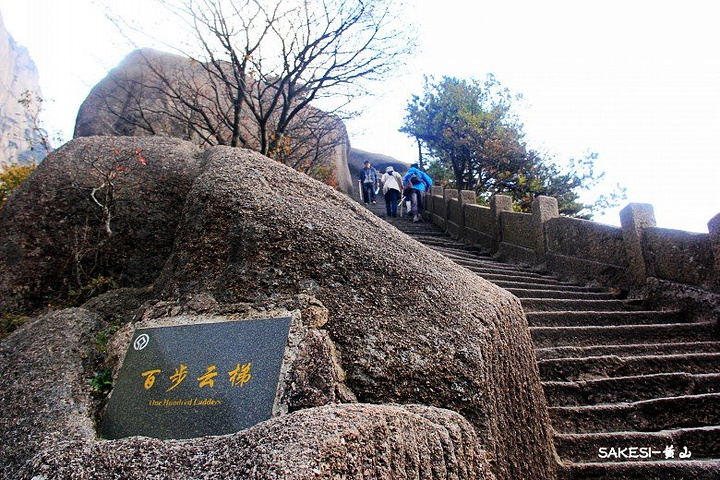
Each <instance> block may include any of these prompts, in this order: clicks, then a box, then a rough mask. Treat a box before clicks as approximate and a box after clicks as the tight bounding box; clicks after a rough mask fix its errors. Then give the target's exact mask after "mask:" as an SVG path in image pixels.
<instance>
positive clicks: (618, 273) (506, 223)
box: [425, 187, 720, 294]
mask: <svg viewBox="0 0 720 480" xmlns="http://www.w3.org/2000/svg"><path fill="white" fill-rule="evenodd" d="M425 213H426V217H427V218H429V219H431V221H432V222H433V223H435V224H436V225H439V226H440V227H442V228H444V229H445V230H446V231H447V233H448V234H450V235H451V236H452V237H453V238H456V239H461V240H464V241H466V242H468V243H470V244H473V245H476V246H478V247H479V248H481V249H483V250H485V251H486V253H489V254H491V255H496V256H498V257H500V258H503V259H505V260H508V261H511V262H518V263H524V264H528V265H532V266H537V267H542V268H545V269H547V270H548V271H550V272H553V273H557V274H560V275H565V276H568V277H574V278H576V279H579V280H585V281H589V282H595V283H598V284H601V285H607V286H613V287H621V288H623V289H626V290H629V291H633V290H641V289H643V288H644V287H645V286H646V284H647V282H648V279H650V278H652V279H659V280H660V281H661V282H671V283H675V284H682V285H686V286H689V287H692V288H696V289H700V290H702V291H706V292H711V293H712V294H718V293H720V281H719V278H720V273H719V272H720V214H718V215H716V216H715V217H714V218H713V219H712V220H710V222H709V223H708V229H709V231H710V233H709V234H698V233H690V232H684V231H679V230H669V229H662V228H657V227H656V225H655V215H654V212H653V208H652V205H647V204H636V203H633V204H630V205H628V206H627V207H626V208H625V209H623V211H622V212H621V214H620V215H621V225H622V226H621V227H613V226H610V225H604V224H601V223H597V222H591V221H587V220H580V219H575V218H569V217H560V216H559V214H558V208H557V201H556V200H555V199H554V198H550V197H538V198H536V199H535V201H534V202H533V207H532V213H531V214H527V213H517V212H513V211H512V201H511V199H510V197H507V196H503V195H497V196H495V197H493V198H492V200H491V204H490V207H483V206H480V205H477V204H476V202H475V200H474V195H473V192H469V191H463V192H460V194H458V192H457V191H455V190H445V191H443V190H442V188H441V187H433V192H432V196H431V197H430V198H429V201H428V204H427V206H426V212H425Z"/></svg>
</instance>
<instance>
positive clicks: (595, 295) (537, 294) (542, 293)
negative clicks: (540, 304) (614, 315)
mask: <svg viewBox="0 0 720 480" xmlns="http://www.w3.org/2000/svg"><path fill="white" fill-rule="evenodd" d="M506 290H507V291H509V292H510V293H512V294H513V295H515V296H516V297H518V298H520V299H522V298H554V299H578V300H612V299H617V297H618V296H617V294H613V293H608V292H583V291H572V290H550V289H544V288H543V289H530V288H515V287H513V288H506Z"/></svg>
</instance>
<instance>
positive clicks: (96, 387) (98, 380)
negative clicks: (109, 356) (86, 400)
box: [88, 367, 112, 399]
mask: <svg viewBox="0 0 720 480" xmlns="http://www.w3.org/2000/svg"><path fill="white" fill-rule="evenodd" d="M88 384H89V385H90V388H91V389H92V394H93V396H94V397H96V398H99V399H103V398H105V397H107V395H108V393H110V390H112V368H110V367H108V368H103V369H101V370H98V371H97V372H95V373H94V374H93V376H92V377H90V378H89V379H88Z"/></svg>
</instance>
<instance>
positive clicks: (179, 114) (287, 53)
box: [107, 0, 414, 170]
mask: <svg viewBox="0 0 720 480" xmlns="http://www.w3.org/2000/svg"><path fill="white" fill-rule="evenodd" d="M156 2H157V3H158V4H159V5H161V6H162V7H163V8H164V9H165V11H166V12H167V13H168V18H171V19H174V20H177V23H178V24H180V25H183V26H184V27H185V29H186V30H187V31H188V32H189V35H188V39H187V40H186V41H185V42H184V44H183V45H178V44H177V43H175V44H173V45H172V48H173V49H174V50H175V51H176V52H178V53H180V54H182V55H183V57H185V58H187V59H189V60H188V63H187V64H186V67H185V68H182V69H177V68H167V66H165V65H163V64H162V62H157V61H156V57H155V56H154V55H152V53H151V52H148V51H147V50H141V54H142V55H144V58H145V64H146V74H147V76H148V77H149V78H141V79H140V80H134V83H132V82H127V81H122V80H120V81H118V84H120V83H122V84H123V88H124V89H125V90H126V91H125V94H126V95H127V97H128V98H135V99H139V98H141V97H145V98H147V97H150V98H153V99H155V100H157V101H156V102H154V103H153V102H150V103H149V104H148V102H147V101H145V100H143V101H137V102H136V103H135V104H134V105H131V107H132V108H131V109H130V111H132V112H133V113H132V115H128V113H127V112H128V110H127V107H128V105H127V103H128V102H130V103H132V102H133V101H132V100H126V101H125V105H123V108H125V110H123V111H120V110H119V109H117V102H115V103H114V104H113V105H114V106H113V107H112V108H113V109H115V113H117V114H118V115H124V116H125V117H128V118H125V120H126V121H128V122H129V123H130V124H131V125H134V126H135V127H137V128H142V129H144V130H145V131H147V132H149V133H151V134H154V133H157V132H159V131H162V132H163V133H165V134H176V135H178V136H184V137H186V138H189V139H194V140H198V141H199V143H201V144H207V145H229V146H240V147H246V148H252V149H255V150H257V151H259V152H260V153H262V154H264V155H266V156H268V157H271V158H274V159H277V160H279V161H283V162H284V163H287V164H290V165H293V166H294V167H295V168H298V169H301V170H307V169H308V168H311V166H312V165H315V164H316V163H317V162H318V161H320V159H321V158H322V156H323V155H324V153H322V152H321V151H320V150H325V151H329V150H332V149H334V148H336V147H337V146H339V145H341V144H343V143H344V142H346V141H347V140H346V138H345V137H344V136H342V135H338V131H337V129H335V130H333V128H332V127H335V126H337V125H338V120H339V119H344V118H348V117H349V116H350V115H351V114H352V112H350V110H349V105H350V103H351V102H352V100H353V99H354V98H356V97H358V96H360V95H364V94H367V93H368V90H367V87H368V85H369V82H372V81H377V80H382V79H383V78H385V77H386V76H387V74H388V73H390V72H391V71H393V70H394V69H396V68H397V67H399V66H400V65H402V64H403V63H404V60H405V59H406V57H407V56H408V55H409V54H410V53H411V51H412V48H413V46H414V32H413V31H412V27H411V26H409V23H408V22H407V21H402V20H403V19H401V18H400V13H401V12H402V4H401V3H399V2H395V1H393V0H372V1H369V0H239V1H226V0H156ZM114 21H115V22H116V23H117V24H118V25H119V27H120V28H121V30H123V31H128V29H129V25H127V24H125V23H123V22H122V20H121V19H118V18H114ZM168 45H169V43H168ZM142 52H145V53H142ZM148 80H149V81H148ZM138 82H140V84H138ZM111 103H112V102H108V105H107V106H108V108H109V109H111ZM318 103H320V104H321V106H322V108H323V110H324V111H325V113H326V116H325V118H324V119H321V117H322V115H321V112H320V111H319V110H318V109H316V108H312V107H311V104H318ZM111 111H113V110H112V109H111ZM161 117H162V118H165V120H166V121H167V120H168V119H170V120H171V121H172V122H173V124H174V125H175V126H176V127H175V128H176V129H177V128H178V126H182V129H183V132H182V133H181V132H174V133H171V132H166V131H165V129H163V128H161V126H160V125H158V123H159V122H158V119H159V118H161ZM160 123H161V122H160ZM339 123H341V122H339ZM343 134H344V132H343ZM311 140H312V142H314V143H311V145H310V144H306V145H303V144H304V143H309V142H311Z"/></svg>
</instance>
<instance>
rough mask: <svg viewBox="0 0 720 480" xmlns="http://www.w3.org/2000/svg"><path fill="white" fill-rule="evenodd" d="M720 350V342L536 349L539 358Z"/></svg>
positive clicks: (638, 355)
mask: <svg viewBox="0 0 720 480" xmlns="http://www.w3.org/2000/svg"><path fill="white" fill-rule="evenodd" d="M718 351H720V342H718V341H709V342H680V343H670V342H668V343H634V344H628V345H592V346H588V347H573V346H563V347H546V348H537V349H535V357H536V358H537V359H538V360H552V359H555V358H586V357H603V356H607V355H614V356H617V357H640V356H644V355H684V354H689V353H714V352H718Z"/></svg>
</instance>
